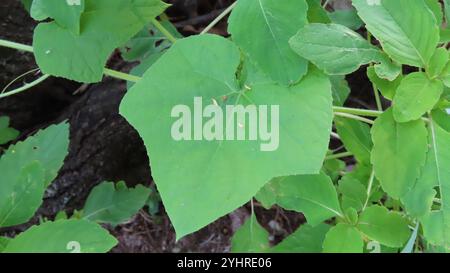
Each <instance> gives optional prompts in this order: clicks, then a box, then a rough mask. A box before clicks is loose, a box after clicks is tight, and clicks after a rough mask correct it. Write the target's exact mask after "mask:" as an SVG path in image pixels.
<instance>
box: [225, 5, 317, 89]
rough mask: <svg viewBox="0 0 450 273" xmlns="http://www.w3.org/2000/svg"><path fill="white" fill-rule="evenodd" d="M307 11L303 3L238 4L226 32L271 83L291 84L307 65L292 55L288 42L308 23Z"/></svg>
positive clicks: (302, 74) (304, 61)
mask: <svg viewBox="0 0 450 273" xmlns="http://www.w3.org/2000/svg"><path fill="white" fill-rule="evenodd" d="M307 10H308V5H307V3H306V2H305V0H243V1H238V4H237V5H236V7H235V8H234V9H233V12H232V13H231V15H230V18H229V20H228V23H229V26H228V31H229V32H230V33H231V38H232V39H233V41H234V42H235V43H236V44H237V45H239V46H240V47H241V48H242V49H243V50H244V52H245V53H247V54H248V55H249V56H250V58H251V60H252V61H253V62H255V64H256V65H257V66H258V67H259V68H260V69H261V70H262V71H263V72H264V73H265V74H267V75H268V76H269V77H270V78H271V79H273V80H274V81H276V82H279V83H282V84H284V85H289V84H293V83H296V82H298V81H299V80H300V79H301V78H302V77H303V76H304V75H305V74H306V73H307V69H308V62H307V61H306V60H304V59H303V58H301V57H299V56H298V55H296V54H295V53H294V52H293V51H292V49H291V48H290V47H289V44H288V40H289V38H290V37H292V36H293V35H294V34H295V33H296V32H297V30H298V29H299V28H301V27H303V26H304V25H305V24H306V23H307ZM255 41H260V42H255Z"/></svg>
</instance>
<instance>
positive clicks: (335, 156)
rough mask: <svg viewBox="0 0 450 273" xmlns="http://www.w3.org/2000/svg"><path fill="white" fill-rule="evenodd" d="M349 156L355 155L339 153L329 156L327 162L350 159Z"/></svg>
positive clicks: (326, 158)
mask: <svg viewBox="0 0 450 273" xmlns="http://www.w3.org/2000/svg"><path fill="white" fill-rule="evenodd" d="M349 156H353V154H352V153H351V152H342V153H338V154H333V155H329V156H327V157H325V160H332V159H339V158H344V157H349Z"/></svg>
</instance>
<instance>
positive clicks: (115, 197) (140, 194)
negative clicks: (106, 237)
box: [83, 181, 150, 226]
mask: <svg viewBox="0 0 450 273" xmlns="http://www.w3.org/2000/svg"><path fill="white" fill-rule="evenodd" d="M149 194H150V189H149V188H146V187H144V186H142V185H137V186H136V187H135V188H127V186H126V185H125V183H124V182H123V181H121V182H118V183H117V184H116V185H114V183H112V182H103V183H101V184H100V185H98V186H96V187H95V188H94V189H92V191H91V193H90V194H89V196H88V198H87V200H86V203H85V205H84V209H83V212H84V217H83V218H84V219H87V220H91V221H95V222H99V223H108V224H111V225H113V226H116V225H118V224H120V223H123V222H124V221H126V220H128V219H129V218H130V217H131V216H133V215H134V214H136V212H137V211H138V210H139V209H140V208H142V207H143V206H144V205H145V201H147V198H148V196H149Z"/></svg>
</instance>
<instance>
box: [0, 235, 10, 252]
mask: <svg viewBox="0 0 450 273" xmlns="http://www.w3.org/2000/svg"><path fill="white" fill-rule="evenodd" d="M10 240H11V239H10V238H7V237H0V253H2V252H3V250H4V249H5V248H6V246H7V245H8V243H9V241H10Z"/></svg>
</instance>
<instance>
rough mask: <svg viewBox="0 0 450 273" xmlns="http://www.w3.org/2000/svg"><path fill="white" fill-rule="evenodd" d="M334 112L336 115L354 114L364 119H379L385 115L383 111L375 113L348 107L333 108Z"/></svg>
mask: <svg viewBox="0 0 450 273" xmlns="http://www.w3.org/2000/svg"><path fill="white" fill-rule="evenodd" d="M333 111H334V112H335V113H346V114H353V115H358V116H364V117H378V116H379V115H381V114H383V111H375V110H367V109H358V108H347V107H339V106H333Z"/></svg>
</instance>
